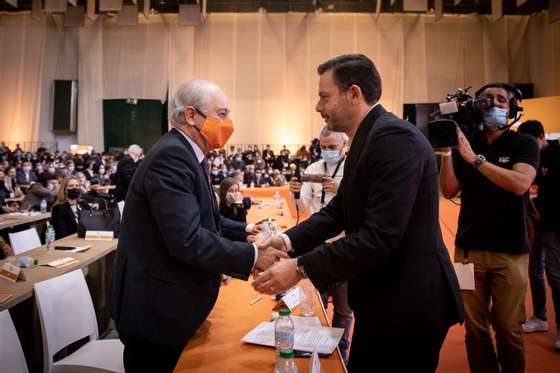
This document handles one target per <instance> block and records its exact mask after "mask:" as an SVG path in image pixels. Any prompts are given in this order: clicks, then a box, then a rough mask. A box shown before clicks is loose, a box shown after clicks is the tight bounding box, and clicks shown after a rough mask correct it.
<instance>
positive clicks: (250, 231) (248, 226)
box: [245, 224, 255, 233]
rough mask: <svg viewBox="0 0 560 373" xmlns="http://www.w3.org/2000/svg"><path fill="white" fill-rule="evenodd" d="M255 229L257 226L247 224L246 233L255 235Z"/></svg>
mask: <svg viewBox="0 0 560 373" xmlns="http://www.w3.org/2000/svg"><path fill="white" fill-rule="evenodd" d="M253 229H255V224H247V225H246V226H245V232H246V233H253Z"/></svg>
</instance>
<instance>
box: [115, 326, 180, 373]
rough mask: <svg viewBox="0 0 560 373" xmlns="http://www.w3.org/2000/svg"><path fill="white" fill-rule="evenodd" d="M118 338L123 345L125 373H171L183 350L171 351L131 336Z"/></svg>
mask: <svg viewBox="0 0 560 373" xmlns="http://www.w3.org/2000/svg"><path fill="white" fill-rule="evenodd" d="M119 337H120V339H121V341H122V343H123V344H124V356H123V360H124V370H125V372H126V373H145V372H153V373H172V372H173V369H175V365H177V361H178V360H179V357H180V356H181V352H183V348H179V349H173V348H170V347H167V346H163V345H160V344H158V343H154V342H151V341H148V340H146V339H143V338H138V337H135V336H133V335H126V334H125V335H123V334H120V336H119Z"/></svg>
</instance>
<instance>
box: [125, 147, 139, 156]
mask: <svg viewBox="0 0 560 373" xmlns="http://www.w3.org/2000/svg"><path fill="white" fill-rule="evenodd" d="M128 154H136V155H138V156H139V155H140V154H142V148H141V147H140V146H139V145H136V144H132V145H130V146H129V147H128Z"/></svg>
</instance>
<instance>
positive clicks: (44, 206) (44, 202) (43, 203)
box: [40, 198, 47, 214]
mask: <svg viewBox="0 0 560 373" xmlns="http://www.w3.org/2000/svg"><path fill="white" fill-rule="evenodd" d="M40 206H41V213H42V214H44V213H45V212H47V200H46V199H44V198H43V199H42V200H41V205H40Z"/></svg>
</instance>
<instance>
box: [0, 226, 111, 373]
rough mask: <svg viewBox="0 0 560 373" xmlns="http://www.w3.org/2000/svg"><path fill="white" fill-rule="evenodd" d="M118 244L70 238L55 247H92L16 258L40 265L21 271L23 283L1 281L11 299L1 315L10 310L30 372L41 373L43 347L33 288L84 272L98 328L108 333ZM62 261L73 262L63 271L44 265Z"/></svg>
mask: <svg viewBox="0 0 560 373" xmlns="http://www.w3.org/2000/svg"><path fill="white" fill-rule="evenodd" d="M117 243H118V240H116V239H114V240H110V241H95V240H86V239H83V238H78V237H77V236H76V235H71V236H68V237H65V238H62V239H60V240H56V241H55V242H54V245H55V246H85V245H91V247H90V248H89V249H88V250H87V251H84V252H80V253H70V252H67V251H62V250H54V252H53V253H47V249H46V246H40V247H37V248H35V249H32V250H29V251H26V252H24V253H23V254H21V255H18V256H16V260H18V259H17V258H19V257H20V256H22V255H25V256H30V257H33V258H37V259H38V261H39V266H36V267H31V268H23V269H22V272H23V274H24V276H25V281H17V282H15V283H12V282H9V281H8V280H6V279H4V278H0V293H7V294H11V295H12V297H11V298H10V299H8V300H7V301H5V302H4V303H1V304H0V311H3V310H5V309H9V310H10V314H11V316H12V319H13V321H14V324H15V326H16V329H17V331H18V335H19V337H20V341H21V344H22V347H23V350H24V351H25V355H26V360H27V365H28V366H29V369H30V371H41V370H42V358H43V352H42V343H41V342H40V341H41V325H40V322H39V318H38V314H37V309H36V303H35V299H34V297H33V284H34V283H36V282H40V281H44V280H48V279H51V278H54V277H56V276H59V275H62V274H64V273H67V272H71V271H74V270H76V269H82V270H84V271H85V272H87V274H86V281H87V283H88V287H89V290H90V294H91V297H92V301H93V305H94V308H95V311H96V312H95V313H96V316H97V324H98V326H99V330H100V334H101V333H102V332H103V331H105V330H107V328H108V326H109V320H110V317H109V307H108V302H107V299H108V296H107V294H108V290H109V284H110V279H111V274H112V268H113V266H114V254H115V250H116V249H117ZM64 257H72V258H74V259H75V260H76V262H74V263H72V264H69V265H68V266H65V267H63V268H55V267H50V266H45V265H44V264H46V263H47V262H50V261H52V260H55V259H59V258H64ZM6 260H7V259H4V260H1V261H0V266H2V265H3V264H4V263H5V262H6ZM18 262H19V260H18ZM0 371H1V368H0Z"/></svg>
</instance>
